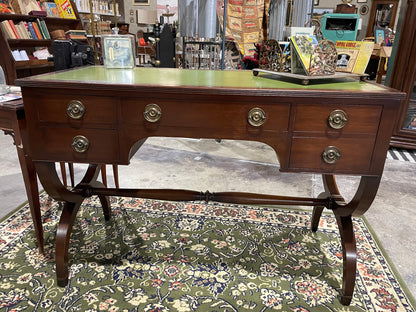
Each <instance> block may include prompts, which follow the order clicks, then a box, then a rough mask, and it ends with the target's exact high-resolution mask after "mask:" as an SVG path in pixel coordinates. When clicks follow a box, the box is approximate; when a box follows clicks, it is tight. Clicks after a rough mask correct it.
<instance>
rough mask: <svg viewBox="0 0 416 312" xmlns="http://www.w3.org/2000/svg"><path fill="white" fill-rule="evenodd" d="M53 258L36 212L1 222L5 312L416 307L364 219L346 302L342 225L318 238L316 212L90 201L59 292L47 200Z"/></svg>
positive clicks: (328, 223) (55, 211)
mask: <svg viewBox="0 0 416 312" xmlns="http://www.w3.org/2000/svg"><path fill="white" fill-rule="evenodd" d="M41 202H42V209H43V217H44V224H45V241H46V243H45V247H46V248H45V250H46V254H45V256H40V255H39V254H38V252H37V247H36V244H35V243H34V231H33V226H32V224H31V219H30V214H29V209H28V206H27V205H25V206H23V207H22V208H20V209H18V210H17V211H16V212H15V213H13V214H12V215H10V216H8V217H7V218H6V219H5V220H3V221H2V222H1V223H0V233H1V238H0V311H83V312H84V311H88V312H92V311H160V312H165V311H166V312H167V311H180V312H188V311H239V312H241V311H289V312H306V311H320V312H321V311H337V312H347V311H377V312H378V311H397V312H399V311H414V308H413V307H412V305H411V302H410V300H412V299H410V298H409V297H408V296H406V293H405V292H404V291H403V289H402V288H401V287H400V284H399V282H398V280H397V278H396V276H395V274H394V272H393V270H392V268H391V266H390V265H389V263H388V262H387V261H386V259H385V258H384V257H383V254H382V252H381V251H380V247H379V246H378V244H377V242H376V241H375V240H374V238H373V236H372V235H371V233H370V232H369V230H368V228H367V226H366V225H365V223H364V221H363V220H362V219H355V220H354V225H355V231H356V237H357V245H358V269H359V274H358V276H357V283H356V289H355V292H354V298H353V300H352V304H351V306H349V307H345V306H342V305H341V304H340V303H339V299H338V291H339V288H340V283H341V270H342V252H341V247H340V244H339V236H338V231H337V228H336V221H335V219H334V218H333V216H332V215H331V214H326V215H324V216H323V218H322V220H321V224H320V227H319V230H318V232H317V233H312V232H311V231H310V230H309V222H310V221H309V220H310V212H309V211H295V210H286V209H284V210H283V209H271V208H259V207H248V206H242V205H232V204H218V203H213V204H205V203H195V202H193V203H190V202H187V203H176V202H162V201H154V200H145V199H131V198H124V199H122V198H112V200H111V202H112V209H113V210H112V220H111V221H109V222H105V221H104V218H103V214H102V211H101V208H100V204H99V201H98V199H97V198H96V197H92V198H90V199H89V200H87V201H85V202H84V204H83V205H82V207H81V209H80V211H79V213H78V218H77V220H76V221H75V225H74V229H73V232H72V236H71V244H70V265H71V267H70V280H69V284H68V286H67V287H64V288H59V287H57V286H56V281H55V269H54V261H53V257H54V237H55V231H56V224H57V221H58V218H57V216H59V215H60V211H61V208H62V207H61V205H60V204H58V203H56V202H54V201H51V200H50V199H49V198H48V196H47V195H45V194H42V195H41Z"/></svg>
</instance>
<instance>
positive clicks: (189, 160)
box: [0, 135, 416, 296]
mask: <svg viewBox="0 0 416 312" xmlns="http://www.w3.org/2000/svg"><path fill="white" fill-rule="evenodd" d="M75 169H76V178H77V179H78V181H79V178H80V176H81V173H82V172H83V170H84V169H85V165H77V166H76V168H75ZM107 173H108V180H109V186H113V178H112V170H111V167H110V166H107ZM119 174H120V186H121V187H149V188H184V189H191V190H198V191H206V190H209V191H241V192H258V193H265V194H276V195H295V196H306V197H310V196H311V195H312V196H316V195H317V194H319V193H320V192H321V191H322V183H321V177H320V175H314V174H289V173H280V172H279V165H278V159H277V156H276V154H275V153H274V151H273V150H272V149H271V148H270V147H268V146H266V145H264V144H261V143H256V142H242V141H227V140H223V141H221V142H217V141H215V140H194V139H167V138H151V139H149V140H148V141H147V142H146V143H145V144H144V145H143V146H142V148H141V149H140V150H139V152H138V153H137V154H136V155H135V156H134V157H133V158H132V160H131V164H130V166H120V167H119ZM338 182H339V189H340V191H341V193H342V194H343V195H344V197H345V198H346V199H350V198H351V197H352V195H353V194H354V191H355V188H356V186H357V182H358V179H357V177H349V176H342V177H340V178H339V181H338ZM415 190H416V163H410V162H405V161H398V160H392V159H387V161H386V166H385V171H384V174H383V179H382V182H381V185H380V188H379V191H378V194H377V197H376V199H375V201H374V203H373V205H372V207H371V208H370V209H369V211H368V212H367V213H366V214H365V217H366V218H367V220H368V221H369V223H370V225H371V227H372V228H373V229H374V232H375V233H376V235H377V237H378V238H379V240H380V242H381V244H382V246H383V247H384V249H385V250H386V252H387V255H388V256H389V258H390V259H391V261H392V263H393V264H394V266H395V267H396V268H397V270H398V271H399V273H400V275H401V277H402V278H403V280H404V281H405V283H406V285H407V287H408V288H409V290H410V292H411V293H412V294H413V296H415V295H416V262H415V259H416V246H415V241H416V230H415V229H416V192H415ZM25 200H26V194H25V190H24V185H23V179H22V176H21V173H20V167H19V163H18V159H17V154H16V150H15V147H14V146H13V144H12V138H11V137H9V136H3V135H1V136H0V216H4V215H5V214H7V213H8V212H9V211H12V210H13V209H14V208H16V207H17V206H19V205H20V204H21V203H23V202H24V201H25ZM304 209H309V208H304Z"/></svg>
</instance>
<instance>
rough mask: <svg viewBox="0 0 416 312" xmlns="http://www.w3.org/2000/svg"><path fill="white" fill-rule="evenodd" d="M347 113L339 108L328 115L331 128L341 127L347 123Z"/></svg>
mask: <svg viewBox="0 0 416 312" xmlns="http://www.w3.org/2000/svg"><path fill="white" fill-rule="evenodd" d="M347 121H348V116H347V113H346V112H344V111H343V110H341V109H336V110H334V111H332V112H331V114H329V116H328V124H329V126H330V127H331V128H332V129H342V128H344V126H345V125H346V124H347Z"/></svg>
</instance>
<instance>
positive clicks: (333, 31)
mask: <svg viewBox="0 0 416 312" xmlns="http://www.w3.org/2000/svg"><path fill="white" fill-rule="evenodd" d="M359 20H360V16H359V15H358V14H343V13H330V14H325V15H323V16H322V17H321V31H322V34H323V35H324V38H325V39H329V40H331V41H333V42H335V41H338V40H356V39H357V32H358V23H359Z"/></svg>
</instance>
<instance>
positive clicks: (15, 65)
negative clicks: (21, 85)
mask: <svg viewBox="0 0 416 312" xmlns="http://www.w3.org/2000/svg"><path fill="white" fill-rule="evenodd" d="M71 4H72V7H73V8H74V12H75V14H76V16H77V19H66V18H56V17H42V19H43V20H44V21H45V23H46V26H47V28H48V31H49V33H50V32H52V31H54V30H57V29H62V30H64V31H67V30H70V29H82V23H81V21H80V19H79V15H78V12H77V10H76V7H75V4H74V3H73V2H72V1H71ZM37 18H38V17H36V16H31V15H23V14H0V22H2V21H5V20H12V21H13V22H14V23H15V24H16V23H19V22H20V21H27V22H29V21H33V20H36V19H37ZM6 38H7V37H6V35H5V34H4V33H3V31H2V29H1V28H0V46H1V53H0V66H1V67H2V68H3V70H4V73H5V76H6V82H7V84H9V85H13V84H14V81H15V80H16V79H17V78H23V77H27V76H31V75H35V74H40V73H45V72H50V71H53V70H54V66H53V62H51V61H48V60H37V59H31V60H29V61H15V60H14V58H13V55H12V51H13V50H25V51H26V52H27V54H28V55H29V54H31V53H32V52H33V51H34V49H35V48H36V47H48V48H50V47H51V45H52V40H41V39H6ZM49 52H51V51H50V49H49Z"/></svg>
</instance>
